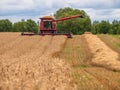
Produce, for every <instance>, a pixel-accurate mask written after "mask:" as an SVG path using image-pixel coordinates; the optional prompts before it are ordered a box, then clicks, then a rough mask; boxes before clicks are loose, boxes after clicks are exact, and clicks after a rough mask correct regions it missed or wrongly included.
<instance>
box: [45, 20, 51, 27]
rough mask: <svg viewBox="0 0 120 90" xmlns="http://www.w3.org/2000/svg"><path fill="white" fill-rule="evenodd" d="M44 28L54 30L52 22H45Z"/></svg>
mask: <svg viewBox="0 0 120 90" xmlns="http://www.w3.org/2000/svg"><path fill="white" fill-rule="evenodd" d="M44 28H46V29H52V22H50V21H44Z"/></svg>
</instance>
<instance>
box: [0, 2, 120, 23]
mask: <svg viewBox="0 0 120 90" xmlns="http://www.w3.org/2000/svg"><path fill="white" fill-rule="evenodd" d="M67 6H70V7H72V8H78V9H83V10H85V11H86V12H87V13H88V15H89V16H90V17H91V19H92V20H102V19H106V20H113V19H114V18H115V19H119V20H120V17H119V16H120V0H82V1H81V0H19V1H18V0H1V1H0V19H2V18H9V19H11V20H12V21H17V20H20V19H22V18H26V19H27V18H32V19H35V18H36V19H35V20H37V19H38V17H40V16H42V15H50V14H52V13H54V12H55V11H56V10H57V9H59V8H63V7H67Z"/></svg>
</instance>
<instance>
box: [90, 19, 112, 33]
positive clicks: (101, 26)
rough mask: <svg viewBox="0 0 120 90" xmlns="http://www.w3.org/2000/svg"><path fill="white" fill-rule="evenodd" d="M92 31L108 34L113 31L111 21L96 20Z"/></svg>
mask: <svg viewBox="0 0 120 90" xmlns="http://www.w3.org/2000/svg"><path fill="white" fill-rule="evenodd" d="M92 33H94V34H101V33H103V34H107V33H112V31H111V24H110V23H109V21H105V20H103V21H101V22H99V21H94V22H93V24H92Z"/></svg>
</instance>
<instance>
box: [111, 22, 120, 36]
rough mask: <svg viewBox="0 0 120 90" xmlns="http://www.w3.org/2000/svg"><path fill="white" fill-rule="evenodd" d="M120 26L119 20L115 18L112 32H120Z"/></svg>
mask: <svg viewBox="0 0 120 90" xmlns="http://www.w3.org/2000/svg"><path fill="white" fill-rule="evenodd" d="M119 26H120V23H119V21H117V20H114V21H113V22H112V32H113V33H112V34H120V33H119Z"/></svg>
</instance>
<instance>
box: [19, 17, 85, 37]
mask: <svg viewBox="0 0 120 90" xmlns="http://www.w3.org/2000/svg"><path fill="white" fill-rule="evenodd" d="M78 17H80V18H83V17H82V15H76V16H70V17H66V18H61V19H54V18H53V17H52V16H44V17H42V18H40V19H41V21H40V32H39V33H38V34H34V33H24V32H23V33H21V35H66V36H67V37H68V38H72V34H71V33H58V32H57V29H56V24H57V22H60V21H64V20H68V19H72V18H78Z"/></svg>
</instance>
